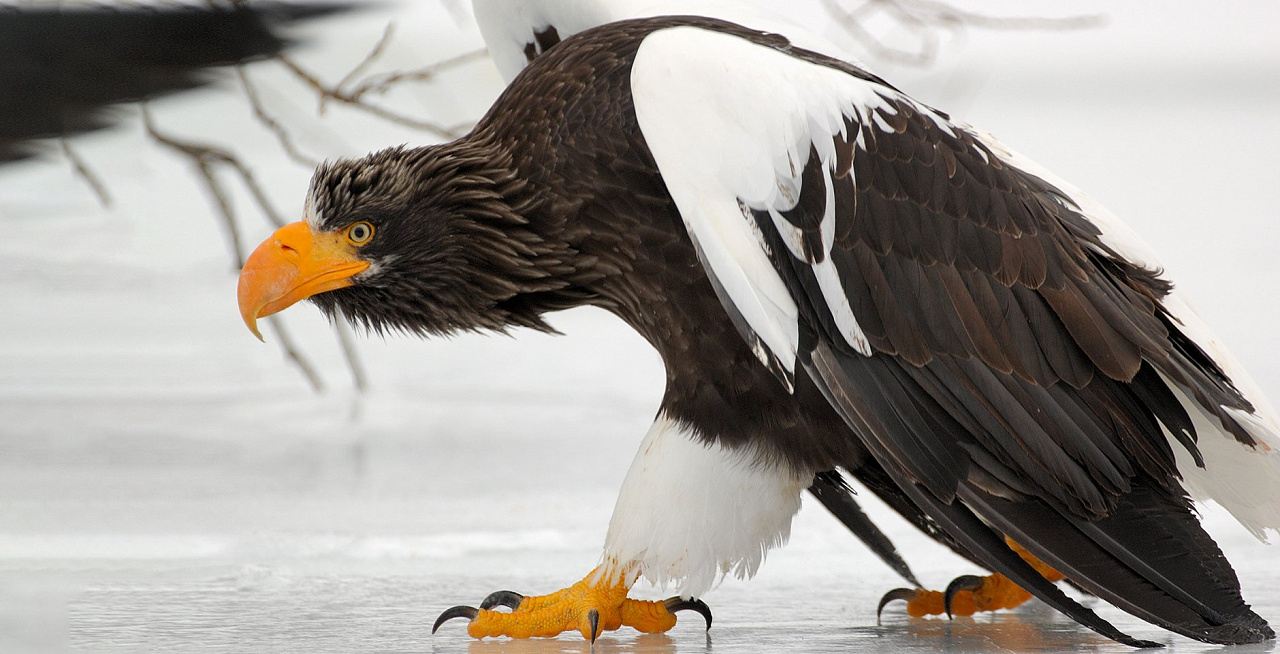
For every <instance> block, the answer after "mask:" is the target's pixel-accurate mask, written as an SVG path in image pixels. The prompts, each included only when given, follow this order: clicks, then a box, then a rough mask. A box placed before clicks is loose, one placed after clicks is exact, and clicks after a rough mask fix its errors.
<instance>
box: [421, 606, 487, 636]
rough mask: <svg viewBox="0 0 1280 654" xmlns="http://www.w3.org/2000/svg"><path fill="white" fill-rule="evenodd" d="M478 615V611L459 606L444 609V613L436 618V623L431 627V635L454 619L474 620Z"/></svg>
mask: <svg viewBox="0 0 1280 654" xmlns="http://www.w3.org/2000/svg"><path fill="white" fill-rule="evenodd" d="M479 614H480V611H479V610H477V609H476V608H474V607H470V606H461V605H459V606H454V607H451V608H448V609H445V610H444V613H441V614H440V617H438V618H436V623H435V624H434V625H432V626H431V633H433V634H434V633H435V632H436V630H437V629H439V628H440V625H442V624H444V623H446V622H448V621H450V620H452V619H454V618H466V619H467V620H475V619H476V616H477V615H479Z"/></svg>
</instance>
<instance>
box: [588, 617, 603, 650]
mask: <svg viewBox="0 0 1280 654" xmlns="http://www.w3.org/2000/svg"><path fill="white" fill-rule="evenodd" d="M587 620H589V621H590V622H591V644H592V645H594V644H595V643H596V636H597V635H599V634H600V612H599V611H597V610H595V609H591V610H590V611H587Z"/></svg>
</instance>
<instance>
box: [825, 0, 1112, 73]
mask: <svg viewBox="0 0 1280 654" xmlns="http://www.w3.org/2000/svg"><path fill="white" fill-rule="evenodd" d="M823 8H824V9H826V11H827V13H828V14H829V15H830V16H831V17H832V18H833V19H834V20H835V21H836V22H837V23H838V24H839V25H840V27H841V28H842V29H844V30H845V31H846V32H847V33H848V34H849V35H850V36H852V37H853V38H854V40H856V41H858V42H859V43H861V44H862V45H863V46H865V47H866V48H867V50H868V51H869V52H870V53H871V55H872V56H874V57H876V58H877V59H882V60H885V61H892V62H896V63H901V64H907V65H912V66H927V65H929V64H932V63H933V62H934V61H936V60H937V57H938V53H939V51H940V49H941V34H940V32H943V31H945V32H949V33H951V34H952V35H955V36H959V35H962V34H963V33H964V31H965V30H966V29H968V28H982V29H994V30H1074V29H1087V28H1091V27H1097V26H1099V25H1101V24H1103V23H1104V22H1105V18H1104V17H1103V16H1099V15H1080V16H1066V17H1062V18H1046V17H1037V16H991V15H987V14H981V13H977V12H972V11H968V10H964V9H959V8H957V7H954V6H952V5H950V4H947V3H945V2H941V1H939V0H865V1H864V2H862V3H861V4H859V5H858V6H856V7H854V8H853V9H848V8H846V6H845V5H844V4H843V3H842V2H840V0H823ZM875 15H883V16H886V17H888V19H889V20H891V21H892V22H893V23H895V24H897V25H898V26H900V27H902V28H904V29H905V30H906V31H907V32H909V33H911V34H914V35H915V36H916V38H917V39H919V45H918V46H917V47H916V48H915V49H914V50H904V49H902V48H897V47H894V46H892V45H889V44H887V43H885V42H884V41H883V40H882V39H880V38H879V37H877V36H876V35H875V34H873V33H871V31H870V30H868V29H867V28H866V27H865V26H866V25H867V24H868V23H869V21H870V20H871V19H872V18H873V17H874V16H875Z"/></svg>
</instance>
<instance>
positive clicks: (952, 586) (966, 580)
mask: <svg viewBox="0 0 1280 654" xmlns="http://www.w3.org/2000/svg"><path fill="white" fill-rule="evenodd" d="M985 583H987V580H986V579H984V578H983V577H978V576H975V575H960V576H959V577H956V578H955V579H952V580H951V583H949V584H947V589H946V590H945V591H943V592H942V610H943V611H946V613H947V619H952V617H953V616H952V615H951V602H952V600H954V599H955V597H956V593H958V592H960V591H962V590H967V591H969V592H972V593H976V592H978V590H979V589H981V588H982V585H983V584H985Z"/></svg>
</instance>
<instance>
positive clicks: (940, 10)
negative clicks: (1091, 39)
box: [874, 0, 1106, 31]
mask: <svg viewBox="0 0 1280 654" xmlns="http://www.w3.org/2000/svg"><path fill="white" fill-rule="evenodd" d="M874 1H875V2H878V3H880V4H883V5H888V6H891V7H893V8H894V9H896V10H898V11H901V12H904V13H911V14H915V15H917V16H918V17H919V16H920V15H921V14H923V15H924V16H928V17H929V19H928V20H932V21H934V22H938V23H947V22H949V23H957V24H963V25H965V26H967V27H981V28H983V29H993V30H1047V31H1056V30H1078V29H1092V28H1095V27H1099V26H1101V25H1103V24H1104V23H1106V16H1103V15H1101V14H1082V15H1078V16H1062V17H1057V18H1051V17H1046V16H991V15H988V14H980V13H976V12H972V11H968V10H965V9H961V8H959V7H955V6H952V5H949V4H947V3H944V2H937V1H936V0H874Z"/></svg>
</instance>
